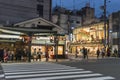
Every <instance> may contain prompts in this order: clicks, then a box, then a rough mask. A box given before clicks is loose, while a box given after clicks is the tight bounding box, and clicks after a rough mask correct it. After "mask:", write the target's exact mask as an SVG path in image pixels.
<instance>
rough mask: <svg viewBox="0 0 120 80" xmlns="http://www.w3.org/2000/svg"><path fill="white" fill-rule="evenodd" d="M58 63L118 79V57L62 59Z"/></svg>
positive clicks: (119, 68)
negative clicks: (78, 59)
mask: <svg viewBox="0 0 120 80" xmlns="http://www.w3.org/2000/svg"><path fill="white" fill-rule="evenodd" d="M58 64H63V65H67V66H72V67H77V68H83V69H85V70H90V71H93V72H96V73H101V74H104V75H106V76H112V77H114V78H115V80H120V59H118V58H117V59H116V58H110V59H99V60H97V59H93V60H92V59H90V60H80V61H65V62H64V61H63V62H59V63H58Z"/></svg>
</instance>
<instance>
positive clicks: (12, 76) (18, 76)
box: [5, 71, 98, 78]
mask: <svg viewBox="0 0 120 80" xmlns="http://www.w3.org/2000/svg"><path fill="white" fill-rule="evenodd" d="M81 73H91V71H81V72H64V73H45V74H29V75H27V74H26V75H24V74H20V75H10V76H9V75H6V74H5V75H6V78H22V77H24V78H27V77H38V76H39V77H41V76H57V75H65V74H67V75H68V74H69V75H70V74H81ZM87 75H91V74H87ZM95 75H96V74H95ZM97 75H98V74H97Z"/></svg>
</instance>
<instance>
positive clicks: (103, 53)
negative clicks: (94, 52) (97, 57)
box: [101, 48, 105, 58]
mask: <svg viewBox="0 0 120 80" xmlns="http://www.w3.org/2000/svg"><path fill="white" fill-rule="evenodd" d="M101 55H102V58H104V56H105V49H104V48H102V52H101Z"/></svg>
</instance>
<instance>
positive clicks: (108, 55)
mask: <svg viewBox="0 0 120 80" xmlns="http://www.w3.org/2000/svg"><path fill="white" fill-rule="evenodd" d="M107 57H110V48H107Z"/></svg>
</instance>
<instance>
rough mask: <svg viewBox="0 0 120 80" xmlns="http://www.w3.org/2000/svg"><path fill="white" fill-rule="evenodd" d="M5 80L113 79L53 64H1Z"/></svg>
mask: <svg viewBox="0 0 120 80" xmlns="http://www.w3.org/2000/svg"><path fill="white" fill-rule="evenodd" d="M2 66H3V69H4V73H5V78H6V79H7V80H69V79H71V80H113V79H115V78H114V77H111V76H104V75H103V74H100V73H94V72H92V71H86V70H84V69H77V68H75V67H70V66H65V65H60V64H55V63H47V62H41V63H21V64H2Z"/></svg>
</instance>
